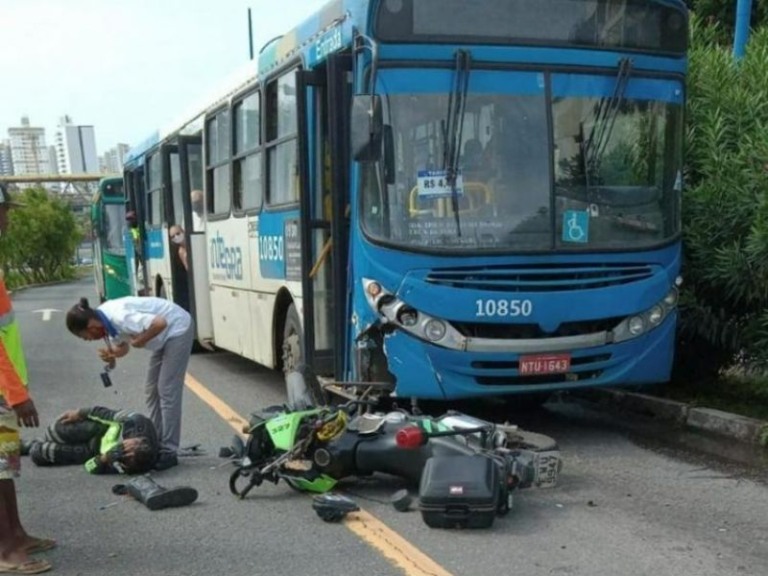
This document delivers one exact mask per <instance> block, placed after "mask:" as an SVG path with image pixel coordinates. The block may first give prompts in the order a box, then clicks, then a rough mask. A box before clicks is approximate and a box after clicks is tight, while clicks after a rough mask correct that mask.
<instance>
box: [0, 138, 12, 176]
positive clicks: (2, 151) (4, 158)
mask: <svg viewBox="0 0 768 576" xmlns="http://www.w3.org/2000/svg"><path fill="white" fill-rule="evenodd" d="M0 176H13V156H12V155H11V142H10V140H3V141H2V142H0Z"/></svg>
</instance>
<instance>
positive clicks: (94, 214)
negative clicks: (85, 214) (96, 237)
mask: <svg viewBox="0 0 768 576" xmlns="http://www.w3.org/2000/svg"><path fill="white" fill-rule="evenodd" d="M91 224H92V225H93V226H95V227H97V228H100V227H101V213H100V211H99V207H98V205H96V204H93V205H92V206H91Z"/></svg>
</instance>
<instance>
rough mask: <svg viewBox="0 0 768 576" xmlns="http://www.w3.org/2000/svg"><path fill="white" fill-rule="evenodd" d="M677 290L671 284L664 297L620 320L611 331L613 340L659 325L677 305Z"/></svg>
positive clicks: (623, 338) (629, 336)
mask: <svg viewBox="0 0 768 576" xmlns="http://www.w3.org/2000/svg"><path fill="white" fill-rule="evenodd" d="M678 298H679V291H678V289H677V287H675V286H673V287H672V288H671V289H670V291H669V292H667V295H666V296H664V298H663V299H662V300H661V301H659V302H657V303H656V304H654V305H653V306H651V307H650V308H648V309H647V310H646V311H645V312H643V313H641V314H636V315H634V316H630V317H628V318H625V319H624V320H622V321H621V323H620V324H619V325H618V326H616V327H615V328H614V329H613V331H612V337H613V338H612V341H613V342H623V341H625V340H629V339H631V338H636V337H637V336H640V335H642V334H645V333H646V332H648V331H649V330H652V329H654V328H656V327H657V326H660V325H661V323H662V322H664V320H665V319H666V318H667V316H669V315H670V314H671V313H673V312H674V310H675V308H676V307H677V301H678Z"/></svg>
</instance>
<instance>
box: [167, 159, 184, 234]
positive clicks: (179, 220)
mask: <svg viewBox="0 0 768 576" xmlns="http://www.w3.org/2000/svg"><path fill="white" fill-rule="evenodd" d="M170 164H171V198H172V201H173V224H178V225H180V226H181V225H183V223H184V204H183V198H182V195H183V191H182V189H181V160H180V158H179V153H178V152H173V153H172V154H171V155H170Z"/></svg>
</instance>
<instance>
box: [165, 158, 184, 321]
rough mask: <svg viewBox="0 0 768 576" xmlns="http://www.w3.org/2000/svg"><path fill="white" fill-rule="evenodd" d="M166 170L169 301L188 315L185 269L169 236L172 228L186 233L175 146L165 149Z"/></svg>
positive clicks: (181, 187)
mask: <svg viewBox="0 0 768 576" xmlns="http://www.w3.org/2000/svg"><path fill="white" fill-rule="evenodd" d="M166 152H167V156H166V157H167V169H166V178H167V180H166V181H165V186H164V189H165V191H166V194H165V199H164V200H165V213H166V218H165V225H166V230H167V232H168V266H169V269H170V282H171V290H170V295H171V296H172V298H173V301H174V302H175V303H176V304H178V305H179V306H181V307H182V308H184V310H187V311H189V310H190V306H189V282H188V279H187V269H186V267H185V265H184V261H183V260H182V257H181V250H180V248H179V246H178V245H177V244H176V243H175V242H174V241H173V236H172V234H171V232H176V230H175V228H174V226H179V227H181V229H182V230H183V231H186V225H185V224H186V223H185V218H184V191H183V185H182V178H181V174H182V164H181V153H180V151H179V146H178V144H172V145H168V146H166Z"/></svg>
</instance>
